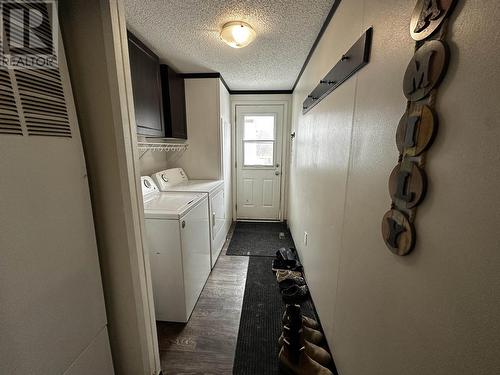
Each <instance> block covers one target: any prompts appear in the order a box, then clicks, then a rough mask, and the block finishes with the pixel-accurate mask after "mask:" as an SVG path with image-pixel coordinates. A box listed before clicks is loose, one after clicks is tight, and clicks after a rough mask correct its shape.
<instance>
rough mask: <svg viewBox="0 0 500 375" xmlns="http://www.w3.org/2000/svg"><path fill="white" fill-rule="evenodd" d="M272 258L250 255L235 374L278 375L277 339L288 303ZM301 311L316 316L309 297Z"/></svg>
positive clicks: (312, 316)
mask: <svg viewBox="0 0 500 375" xmlns="http://www.w3.org/2000/svg"><path fill="white" fill-rule="evenodd" d="M271 262H272V259H270V258H265V257H250V259H249V262H248V272H247V280H246V285H245V294H244V296H243V307H242V311H241V319H240V328H239V332H238V341H237V344H236V356H235V360H234V367H233V374H236V375H276V374H279V373H280V372H279V369H278V354H279V348H278V338H279V336H280V335H281V331H282V328H283V327H282V323H281V319H282V317H283V313H284V311H285V305H284V303H283V302H282V300H281V295H280V292H279V287H278V283H277V282H276V276H275V274H274V273H273V272H272V271H271ZM302 313H303V314H304V315H306V316H309V317H311V318H313V319H317V318H316V316H315V313H314V307H313V305H312V302H311V301H310V300H308V301H306V302H304V303H303V304H302Z"/></svg>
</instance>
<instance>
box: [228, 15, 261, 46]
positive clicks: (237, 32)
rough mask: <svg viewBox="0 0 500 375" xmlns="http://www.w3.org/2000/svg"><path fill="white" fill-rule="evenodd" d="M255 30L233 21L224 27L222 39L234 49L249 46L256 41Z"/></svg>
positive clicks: (240, 22)
mask: <svg viewBox="0 0 500 375" xmlns="http://www.w3.org/2000/svg"><path fill="white" fill-rule="evenodd" d="M255 35H256V34H255V30H254V29H252V26H250V25H249V24H248V23H246V22H243V21H232V22H228V23H226V24H225V25H224V26H222V30H221V32H220V37H221V39H222V40H223V41H224V42H226V43H227V44H228V45H229V46H231V47H233V48H243V47H246V46H248V45H249V44H250V43H252V42H253V40H254V39H255Z"/></svg>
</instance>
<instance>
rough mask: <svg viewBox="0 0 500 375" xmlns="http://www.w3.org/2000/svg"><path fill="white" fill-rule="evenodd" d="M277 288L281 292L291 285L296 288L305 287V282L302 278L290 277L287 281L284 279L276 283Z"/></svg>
mask: <svg viewBox="0 0 500 375" xmlns="http://www.w3.org/2000/svg"><path fill="white" fill-rule="evenodd" d="M278 285H279V287H280V290H283V289H288V288H290V287H291V286H292V285H298V286H302V285H306V281H305V280H304V278H303V277H297V276H295V277H291V278H289V279H285V280H283V281H280V282H279V283H278Z"/></svg>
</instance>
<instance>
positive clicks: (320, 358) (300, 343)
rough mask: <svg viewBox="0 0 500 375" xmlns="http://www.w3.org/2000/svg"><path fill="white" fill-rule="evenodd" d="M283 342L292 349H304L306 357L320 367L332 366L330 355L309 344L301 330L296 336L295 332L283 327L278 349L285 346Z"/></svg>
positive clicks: (320, 348)
mask: <svg viewBox="0 0 500 375" xmlns="http://www.w3.org/2000/svg"><path fill="white" fill-rule="evenodd" d="M285 340H286V341H287V342H288V343H290V345H291V346H292V347H294V348H301V347H304V350H305V351H306V353H307V355H308V356H309V357H311V358H312V359H314V360H315V361H316V362H318V363H319V364H320V365H322V366H325V367H328V366H330V365H331V364H332V356H331V355H330V353H328V351H326V350H325V349H323V348H322V347H321V346H318V345H316V344H313V343H312V342H309V341H308V340H307V338H306V337H305V336H304V334H303V331H302V330H300V331H299V332H298V334H297V333H296V332H293V331H292V330H290V328H288V327H287V326H284V327H283V333H282V334H281V336H280V338H279V339H278V345H279V347H282V346H283V345H284V344H285Z"/></svg>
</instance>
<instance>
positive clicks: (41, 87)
mask: <svg viewBox="0 0 500 375" xmlns="http://www.w3.org/2000/svg"><path fill="white" fill-rule="evenodd" d="M15 74H16V81H17V87H18V89H19V95H20V97H21V103H22V107H23V112H24V119H25V121H26V127H27V128H28V134H29V135H45V136H53V137H71V127H70V123H69V118H68V111H67V107H66V100H65V98H64V91H63V87H62V82H61V76H60V74H59V71H58V70H56V69H36V70H32V69H23V70H16V71H15Z"/></svg>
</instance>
